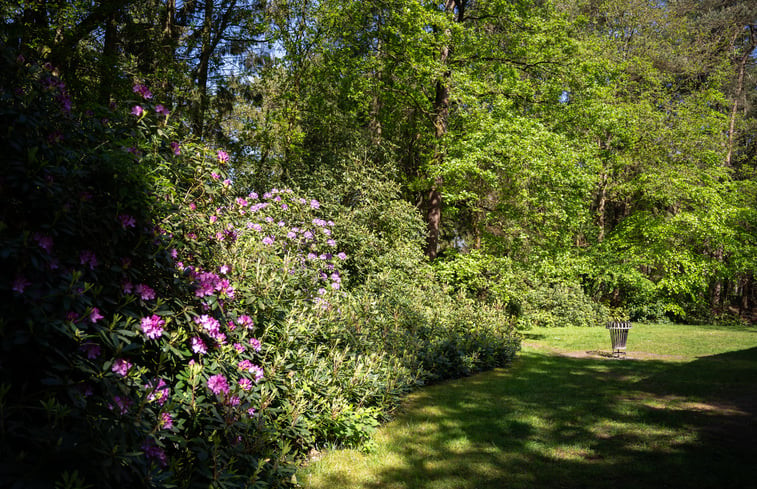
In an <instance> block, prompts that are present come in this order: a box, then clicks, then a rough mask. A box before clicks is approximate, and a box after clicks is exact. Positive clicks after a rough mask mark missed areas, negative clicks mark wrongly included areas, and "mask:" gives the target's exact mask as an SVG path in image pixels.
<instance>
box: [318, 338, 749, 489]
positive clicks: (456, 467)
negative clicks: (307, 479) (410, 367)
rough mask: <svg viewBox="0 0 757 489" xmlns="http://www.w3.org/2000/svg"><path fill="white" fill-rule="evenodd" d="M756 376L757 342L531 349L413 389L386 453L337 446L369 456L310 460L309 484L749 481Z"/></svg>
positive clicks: (422, 486)
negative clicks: (739, 346)
mask: <svg viewBox="0 0 757 489" xmlns="http://www.w3.org/2000/svg"><path fill="white" fill-rule="evenodd" d="M713 369H714V370H715V371H713ZM713 376H715V377H716V379H713ZM713 380H717V383H716V384H713V383H712V381H713ZM713 385H717V390H716V392H715V391H714V389H713ZM747 386H750V387H751V391H749V390H746V391H745V388H746V387H747ZM755 387H757V349H751V350H745V351H739V352H733V353H722V354H719V355H715V356H711V357H705V358H701V359H697V360H694V361H692V362H689V363H686V364H681V363H677V362H664V361H660V360H646V361H640V360H639V361H614V360H609V359H596V358H571V357H565V356H559V355H552V354H544V353H539V352H526V353H524V354H523V355H522V356H521V357H520V358H519V359H518V360H516V361H515V362H514V364H513V366H512V367H511V368H510V369H498V370H495V371H492V372H487V373H483V374H479V375H476V376H474V377H471V378H469V379H463V380H456V381H452V382H447V383H443V384H438V385H434V386H430V387H427V388H425V389H424V390H423V392H422V393H419V394H416V395H411V396H410V398H409V399H408V402H407V403H406V407H405V411H404V412H403V413H402V414H401V415H400V416H399V417H398V419H396V420H395V421H394V422H392V423H390V424H389V425H387V426H386V427H384V428H383V429H382V430H381V434H380V436H379V437H378V443H379V445H380V447H379V448H378V450H377V453H375V454H368V455H362V454H361V455H356V453H355V452H350V451H348V452H338V451H337V452H333V453H330V454H328V455H327V458H328V459H330V460H333V461H334V463H337V464H342V463H344V459H343V457H349V458H352V457H356V459H355V460H361V461H363V462H359V463H357V462H355V463H352V464H351V469H352V472H351V474H352V475H351V476H350V477H346V478H344V479H341V480H337V479H335V478H334V477H336V476H335V475H333V474H331V473H329V474H328V475H327V474H319V473H318V472H317V469H313V470H311V472H309V474H311V475H312V481H311V483H312V485H311V486H309V487H312V488H321V487H324V488H325V487H345V488H347V487H355V488H370V489H379V488H387V487H397V488H418V489H426V488H428V489H431V488H435V489H436V488H446V487H455V488H471V489H473V488H476V489H481V488H483V489H485V488H502V487H507V488H534V487H535V488H539V487H545V488H546V487H555V486H557V487H567V488H571V487H575V488H579V487H580V488H586V487H588V488H591V487H596V488H600V487H602V488H604V487H609V486H612V487H621V488H623V487H628V488H631V487H633V488H637V487H712V488H720V487H735V486H737V485H738V486H740V487H748V485H747V486H745V485H744V483H745V482H748V483H750V484H751V483H752V479H751V477H752V476H751V473H750V472H749V471H748V470H746V469H745V467H749V466H750V463H751V462H752V461H753V460H754V459H755V456H757V448H755V446H754V444H753V443H751V442H747V440H750V439H752V438H750V434H751V435H753V434H755V433H756V432H757V430H756V429H755V427H756V425H757V423H756V422H755V419H756V417H755V413H756V411H757V410H756V409H755V404H754V402H750V401H748V400H747V399H745V395H744V394H743V393H744V392H752V391H754V388H755ZM746 397H749V396H746ZM431 405H433V407H431ZM416 423H417V424H416ZM734 431H739V432H741V433H742V436H740V437H732V436H729V435H730V434H732V433H733V432H734ZM386 444H388V446H387V445H386ZM339 460H342V462H338V461H339ZM368 460H370V461H371V462H370V465H371V466H372V468H371V469H370V470H367V471H363V470H361V469H360V467H359V466H361V465H362V466H365V465H367V462H364V461H368Z"/></svg>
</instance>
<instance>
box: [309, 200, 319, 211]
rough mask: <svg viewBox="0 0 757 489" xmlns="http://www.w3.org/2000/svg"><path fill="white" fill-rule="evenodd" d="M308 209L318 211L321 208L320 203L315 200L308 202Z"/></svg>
mask: <svg viewBox="0 0 757 489" xmlns="http://www.w3.org/2000/svg"><path fill="white" fill-rule="evenodd" d="M310 208H311V209H320V208H321V203H320V202H318V201H317V200H315V199H313V200H311V201H310Z"/></svg>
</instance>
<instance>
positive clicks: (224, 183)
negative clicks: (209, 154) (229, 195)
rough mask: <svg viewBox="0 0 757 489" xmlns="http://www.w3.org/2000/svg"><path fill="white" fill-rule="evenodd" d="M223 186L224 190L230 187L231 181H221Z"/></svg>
mask: <svg viewBox="0 0 757 489" xmlns="http://www.w3.org/2000/svg"><path fill="white" fill-rule="evenodd" d="M223 186H224V187H226V188H228V187H230V186H231V180H229V179H228V178H227V179H225V180H224V181H223Z"/></svg>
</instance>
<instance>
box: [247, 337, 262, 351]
mask: <svg viewBox="0 0 757 489" xmlns="http://www.w3.org/2000/svg"><path fill="white" fill-rule="evenodd" d="M249 343H250V346H251V347H252V349H253V350H255V351H260V340H259V339H257V338H250V341H249Z"/></svg>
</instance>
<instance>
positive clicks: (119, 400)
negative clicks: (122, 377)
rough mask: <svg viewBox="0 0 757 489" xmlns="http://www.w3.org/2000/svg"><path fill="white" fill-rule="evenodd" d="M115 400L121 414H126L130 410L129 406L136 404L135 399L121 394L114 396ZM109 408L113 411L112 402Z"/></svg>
mask: <svg viewBox="0 0 757 489" xmlns="http://www.w3.org/2000/svg"><path fill="white" fill-rule="evenodd" d="M113 402H114V403H115V404H116V406H115V407H118V412H119V413H121V414H126V413H127V412H129V408H130V407H131V405H132V404H134V401H132V400H131V399H128V398H124V397H121V396H113ZM108 408H109V409H110V410H111V411H112V410H113V408H114V406H113V405H112V404H109V405H108Z"/></svg>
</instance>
